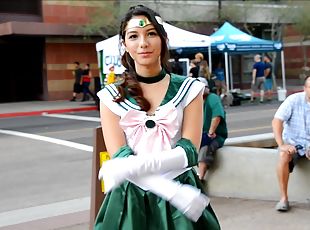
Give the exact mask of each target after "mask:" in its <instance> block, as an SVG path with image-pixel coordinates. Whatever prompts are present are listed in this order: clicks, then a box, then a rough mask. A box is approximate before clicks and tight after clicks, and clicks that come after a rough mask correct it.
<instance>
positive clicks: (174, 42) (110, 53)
mask: <svg viewBox="0 0 310 230" xmlns="http://www.w3.org/2000/svg"><path fill="white" fill-rule="evenodd" d="M164 28H165V30H166V32H167V34H168V39H169V44H168V46H169V49H177V48H187V47H208V49H209V52H208V53H209V60H211V39H210V37H209V36H207V35H203V34H197V33H193V32H190V31H186V30H183V29H180V28H178V27H175V26H172V25H170V24H168V23H165V22H164ZM122 49H123V48H122V47H119V35H115V36H113V37H111V38H108V39H106V40H103V41H101V42H98V43H97V44H96V51H97V56H98V63H99V69H100V79H102V75H103V74H107V73H108V72H109V70H108V66H109V65H110V64H114V66H115V73H116V74H121V73H122V72H123V71H124V67H123V66H122V65H121V61H120V60H121V54H120V52H123V50H122Z"/></svg>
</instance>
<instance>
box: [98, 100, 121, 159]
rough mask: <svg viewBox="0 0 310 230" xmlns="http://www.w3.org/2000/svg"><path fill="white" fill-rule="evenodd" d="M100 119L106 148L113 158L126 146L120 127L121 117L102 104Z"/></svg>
mask: <svg viewBox="0 0 310 230" xmlns="http://www.w3.org/2000/svg"><path fill="white" fill-rule="evenodd" d="M100 117H101V126H102V132H103V138H104V142H105V146H106V148H107V151H108V153H109V154H110V156H111V157H112V156H113V155H114V153H116V152H117V151H118V150H119V148H120V147H122V146H124V145H126V139H125V134H124V132H123V130H122V129H121V127H120V125H119V121H120V117H119V116H117V115H116V114H114V113H113V112H112V111H111V110H110V109H109V108H108V107H107V106H106V105H104V104H103V103H100Z"/></svg>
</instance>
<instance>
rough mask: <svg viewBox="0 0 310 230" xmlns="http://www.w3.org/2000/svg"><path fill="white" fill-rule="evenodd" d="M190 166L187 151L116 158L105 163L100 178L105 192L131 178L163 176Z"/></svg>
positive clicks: (180, 149) (100, 171) (174, 150)
mask: <svg viewBox="0 0 310 230" xmlns="http://www.w3.org/2000/svg"><path fill="white" fill-rule="evenodd" d="M187 165H188V160H187V157H186V152H185V150H184V149H183V148H182V147H180V146H178V147H176V148H174V149H171V150H167V151H162V152H159V153H154V154H149V155H147V154H145V155H142V156H140V155H139V156H133V155H130V156H129V157H124V158H114V159H112V160H108V161H105V162H103V164H102V166H101V168H100V170H99V174H98V178H99V180H103V181H104V186H105V192H109V191H110V190H111V189H113V188H114V187H116V186H118V185H119V184H121V183H122V182H124V181H125V180H126V179H127V178H129V177H137V176H143V175H148V174H162V173H165V172H168V171H170V170H175V169H183V168H186V167H187Z"/></svg>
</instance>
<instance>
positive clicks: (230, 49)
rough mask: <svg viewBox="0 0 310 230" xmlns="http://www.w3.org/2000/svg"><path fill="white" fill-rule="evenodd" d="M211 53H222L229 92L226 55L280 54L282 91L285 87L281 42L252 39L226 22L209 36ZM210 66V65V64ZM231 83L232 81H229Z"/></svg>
mask: <svg viewBox="0 0 310 230" xmlns="http://www.w3.org/2000/svg"><path fill="white" fill-rule="evenodd" d="M210 38H211V42H212V43H211V45H212V52H214V53H217V52H220V53H224V55H225V71H226V84H227V90H229V84H228V83H229V74H228V54H242V53H263V52H281V63H282V79H283V89H286V86H285V69H284V52H283V50H282V48H283V46H282V42H277V41H271V40H264V39H260V38H256V37H253V36H251V35H249V34H247V33H245V32H243V31H241V30H239V29H237V28H236V27H234V26H233V25H231V24H230V23H228V22H225V23H224V24H223V25H222V26H221V27H220V28H219V29H218V30H217V31H216V32H214V33H213V34H212V35H210ZM210 66H211V63H210ZM230 82H231V83H232V81H230Z"/></svg>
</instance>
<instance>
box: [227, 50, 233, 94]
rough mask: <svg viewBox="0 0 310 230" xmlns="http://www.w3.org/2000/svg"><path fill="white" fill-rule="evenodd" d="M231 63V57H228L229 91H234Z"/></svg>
mask: <svg viewBox="0 0 310 230" xmlns="http://www.w3.org/2000/svg"><path fill="white" fill-rule="evenodd" d="M231 63H232V61H231V55H229V65H228V66H229V80H230V89H231V90H233V89H234V83H233V74H232V64H231Z"/></svg>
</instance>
